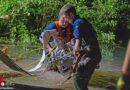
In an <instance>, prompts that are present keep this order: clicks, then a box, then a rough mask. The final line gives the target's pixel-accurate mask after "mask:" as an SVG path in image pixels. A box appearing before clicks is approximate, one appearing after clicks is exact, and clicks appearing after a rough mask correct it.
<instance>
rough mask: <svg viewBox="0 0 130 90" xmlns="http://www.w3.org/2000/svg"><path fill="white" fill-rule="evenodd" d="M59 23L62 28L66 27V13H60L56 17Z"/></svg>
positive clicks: (67, 23)
mask: <svg viewBox="0 0 130 90" xmlns="http://www.w3.org/2000/svg"><path fill="white" fill-rule="evenodd" d="M58 19H59V25H60V26H61V27H63V28H66V27H67V26H68V25H69V22H68V21H67V20H66V15H65V14H62V15H60V16H59V17H58Z"/></svg>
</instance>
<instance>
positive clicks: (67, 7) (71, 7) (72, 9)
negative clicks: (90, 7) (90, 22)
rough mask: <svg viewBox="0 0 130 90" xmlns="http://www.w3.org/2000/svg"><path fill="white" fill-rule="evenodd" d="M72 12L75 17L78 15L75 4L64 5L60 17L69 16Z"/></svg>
mask: <svg viewBox="0 0 130 90" xmlns="http://www.w3.org/2000/svg"><path fill="white" fill-rule="evenodd" d="M70 12H72V13H73V14H74V15H76V10H75V7H74V5H73V4H66V5H64V6H63V7H62V8H61V10H60V12H59V16H61V15H62V14H64V13H65V14H67V15H69V13H70Z"/></svg>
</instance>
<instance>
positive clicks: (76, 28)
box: [72, 15, 84, 38]
mask: <svg viewBox="0 0 130 90" xmlns="http://www.w3.org/2000/svg"><path fill="white" fill-rule="evenodd" d="M82 23H84V20H83V19H80V17H79V16H78V15H76V16H75V18H74V19H73V21H72V26H73V29H74V37H75V38H79V37H80V32H79V31H80V30H79V29H80V25H81V24H82Z"/></svg>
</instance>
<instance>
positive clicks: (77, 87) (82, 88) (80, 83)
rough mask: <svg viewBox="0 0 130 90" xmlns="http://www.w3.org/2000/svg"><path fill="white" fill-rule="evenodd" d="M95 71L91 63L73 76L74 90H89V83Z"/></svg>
mask: <svg viewBox="0 0 130 90" xmlns="http://www.w3.org/2000/svg"><path fill="white" fill-rule="evenodd" d="M94 70H95V67H93V65H91V63H89V62H88V63H87V64H86V65H81V66H79V67H78V68H77V71H76V72H75V73H74V75H73V83H74V90H88V82H89V80H90V78H91V76H92V74H93V72H94Z"/></svg>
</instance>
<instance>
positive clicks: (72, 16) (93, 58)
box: [59, 4, 101, 90]
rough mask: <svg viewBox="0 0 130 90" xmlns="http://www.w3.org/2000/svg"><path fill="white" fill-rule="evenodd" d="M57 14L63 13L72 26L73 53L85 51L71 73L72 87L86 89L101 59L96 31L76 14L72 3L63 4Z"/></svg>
mask: <svg viewBox="0 0 130 90" xmlns="http://www.w3.org/2000/svg"><path fill="white" fill-rule="evenodd" d="M59 14H61V15H62V14H65V15H64V18H66V20H67V21H68V22H69V23H70V24H72V26H73V29H74V38H75V45H74V49H73V54H74V55H75V56H77V52H79V53H80V51H85V54H84V55H83V58H82V59H81V61H80V62H79V64H78V68H77V70H76V72H75V73H74V75H73V81H74V88H75V90H88V87H87V85H88V82H89V80H90V78H91V75H92V74H93V72H94V69H95V68H96V66H97V65H98V64H99V62H100V60H101V53H100V49H99V45H98V41H97V36H96V32H95V31H94V29H93V27H92V25H91V24H90V23H89V22H88V21H87V20H85V19H81V18H80V17H79V16H78V15H76V10H75V7H74V6H73V5H72V4H66V5H64V6H63V7H62V8H61V10H60V13H59ZM82 62H83V63H82Z"/></svg>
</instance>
